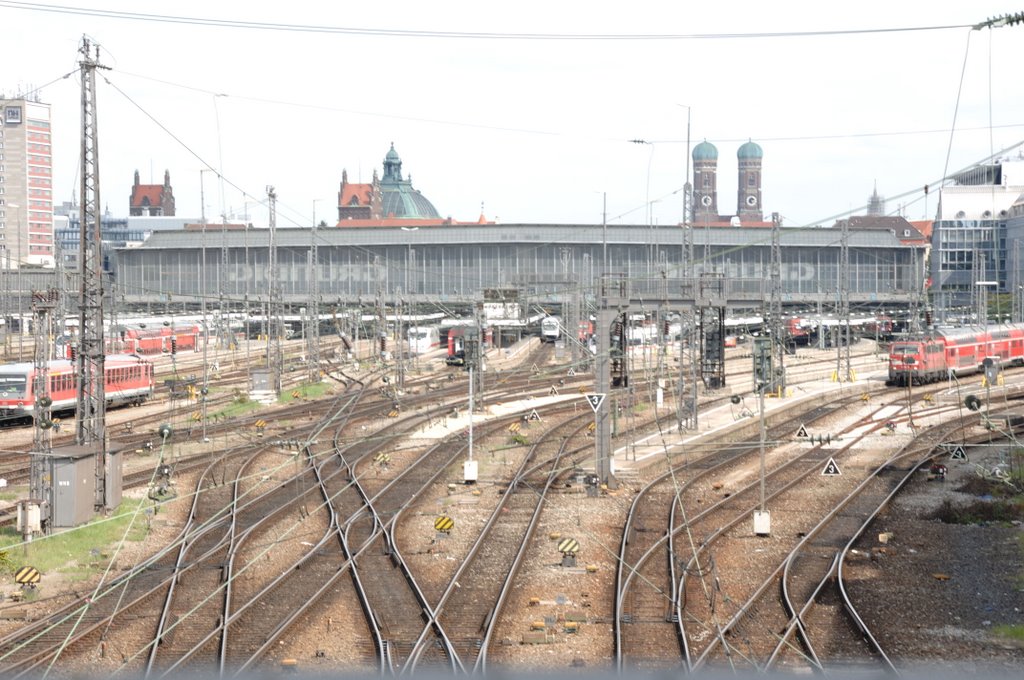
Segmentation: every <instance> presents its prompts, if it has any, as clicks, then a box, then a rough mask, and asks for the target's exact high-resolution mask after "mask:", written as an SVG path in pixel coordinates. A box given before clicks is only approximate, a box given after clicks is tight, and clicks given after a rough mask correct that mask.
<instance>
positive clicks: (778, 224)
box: [768, 213, 786, 398]
mask: <svg viewBox="0 0 1024 680" xmlns="http://www.w3.org/2000/svg"><path fill="white" fill-rule="evenodd" d="M771 269H772V270H771V299H770V303H769V306H768V328H769V329H770V331H771V334H772V362H771V376H770V380H769V384H768V389H770V390H771V391H772V392H774V393H775V394H776V396H778V397H779V398H781V397H784V396H785V395H786V369H785V365H784V361H785V356H786V344H785V343H786V327H785V324H783V322H782V218H781V216H780V215H779V213H772V262H771Z"/></svg>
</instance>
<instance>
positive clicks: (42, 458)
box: [28, 281, 60, 532]
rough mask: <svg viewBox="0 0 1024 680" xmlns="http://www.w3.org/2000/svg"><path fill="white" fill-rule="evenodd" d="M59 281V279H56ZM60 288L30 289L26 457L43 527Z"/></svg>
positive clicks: (48, 497) (47, 512)
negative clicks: (30, 402) (29, 442)
mask: <svg viewBox="0 0 1024 680" xmlns="http://www.w3.org/2000/svg"><path fill="white" fill-rule="evenodd" d="M58 283H59V281H58ZM59 301H60V291H59V290H58V289H57V288H51V289H49V290H47V291H41V292H37V291H32V312H33V320H34V322H35V361H34V367H35V378H34V379H33V381H32V393H33V394H34V395H35V398H36V405H35V409H34V410H33V412H32V413H33V418H34V419H35V422H34V425H35V427H34V428H33V446H32V454H31V456H30V457H29V482H28V497H29V498H30V499H32V500H36V501H39V502H40V504H41V506H42V519H43V520H44V521H45V523H46V526H45V530H46V531H47V532H49V530H50V527H51V526H52V513H53V486H52V483H51V482H52V480H53V472H52V470H51V469H50V467H51V464H52V461H53V459H52V456H51V453H52V434H51V433H52V429H51V428H53V419H52V414H51V412H50V406H51V405H52V404H53V399H52V398H51V397H50V374H49V367H50V359H51V355H50V352H51V349H50V348H51V347H52V346H53V315H54V312H55V311H56V310H57V309H58V305H59V304H60V302H59Z"/></svg>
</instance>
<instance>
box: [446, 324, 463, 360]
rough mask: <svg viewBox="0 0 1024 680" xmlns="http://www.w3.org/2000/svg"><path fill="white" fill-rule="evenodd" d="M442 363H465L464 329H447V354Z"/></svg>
mask: <svg viewBox="0 0 1024 680" xmlns="http://www.w3.org/2000/svg"><path fill="white" fill-rule="evenodd" d="M444 363H446V364H448V365H449V366H465V364H466V329H465V328H462V327H455V328H451V329H449V330H448V356H447V357H446V358H445V360H444Z"/></svg>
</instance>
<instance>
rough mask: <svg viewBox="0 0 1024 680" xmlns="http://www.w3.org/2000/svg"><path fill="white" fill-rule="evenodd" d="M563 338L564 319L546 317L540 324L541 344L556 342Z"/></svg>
mask: <svg viewBox="0 0 1024 680" xmlns="http://www.w3.org/2000/svg"><path fill="white" fill-rule="evenodd" d="M560 337H562V318H561V317H558V316H545V317H544V318H543V319H541V322H540V340H541V342H555V341H556V340H558V339H559V338H560Z"/></svg>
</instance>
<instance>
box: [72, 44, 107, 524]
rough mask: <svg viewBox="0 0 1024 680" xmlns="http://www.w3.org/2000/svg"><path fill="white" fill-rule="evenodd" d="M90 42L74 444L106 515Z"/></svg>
mask: <svg viewBox="0 0 1024 680" xmlns="http://www.w3.org/2000/svg"><path fill="white" fill-rule="evenodd" d="M92 47H93V46H92V45H90V43H89V39H88V38H83V39H82V47H81V49H80V52H81V55H82V61H81V62H80V65H81V70H82V152H81V163H82V167H81V173H80V175H81V184H80V194H81V202H80V205H81V218H80V224H81V232H80V234H79V240H78V262H79V274H80V277H79V280H80V285H79V290H78V356H77V358H76V366H75V369H76V371H75V372H76V373H77V375H78V389H77V402H78V408H77V410H76V412H75V440H76V443H77V444H78V445H79V446H83V447H89V448H91V449H92V451H93V452H94V455H95V463H96V464H95V478H96V492H95V497H94V507H96V508H97V509H103V508H105V507H106V506H107V499H108V498H113V497H114V495H113V494H112V493H111V494H108V489H107V488H106V459H107V438H106V405H107V401H106V394H105V392H104V382H103V369H104V364H105V358H106V357H105V355H104V352H105V348H104V346H103V241H102V236H101V232H100V217H101V214H100V213H101V203H100V162H99V130H98V123H97V116H96V69H99V68H107V67H105V66H101V65H100V64H99V63H98V59H99V47H98V46H97V47H96V50H95V56H93V54H92Z"/></svg>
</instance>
